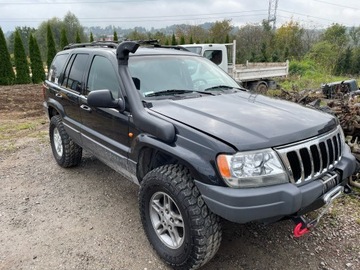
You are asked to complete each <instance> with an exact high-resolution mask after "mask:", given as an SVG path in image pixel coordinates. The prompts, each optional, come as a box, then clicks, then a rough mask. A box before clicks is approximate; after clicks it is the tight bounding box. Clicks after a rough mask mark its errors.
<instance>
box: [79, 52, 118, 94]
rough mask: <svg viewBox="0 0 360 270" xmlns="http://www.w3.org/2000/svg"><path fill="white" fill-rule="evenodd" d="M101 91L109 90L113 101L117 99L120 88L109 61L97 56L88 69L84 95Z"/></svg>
mask: <svg viewBox="0 0 360 270" xmlns="http://www.w3.org/2000/svg"><path fill="white" fill-rule="evenodd" d="M101 89H109V90H110V91H111V93H112V96H113V98H115V99H116V98H118V97H119V91H120V86H119V81H118V77H117V73H116V71H115V69H114V67H113V65H112V64H111V62H110V60H109V59H107V58H105V57H102V56H98V55H97V56H95V57H94V59H93V61H92V64H91V67H90V72H89V77H88V81H87V88H86V93H85V95H88V94H89V93H90V92H91V91H94V90H101Z"/></svg>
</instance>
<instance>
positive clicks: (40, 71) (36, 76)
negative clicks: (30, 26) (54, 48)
mask: <svg viewBox="0 0 360 270" xmlns="http://www.w3.org/2000/svg"><path fill="white" fill-rule="evenodd" d="M29 51H30V67H31V73H32V77H31V80H32V82H33V83H41V82H42V81H43V80H44V79H45V72H44V67H43V63H42V61H41V55H40V49H39V45H38V43H37V40H36V38H34V37H33V35H30V39H29Z"/></svg>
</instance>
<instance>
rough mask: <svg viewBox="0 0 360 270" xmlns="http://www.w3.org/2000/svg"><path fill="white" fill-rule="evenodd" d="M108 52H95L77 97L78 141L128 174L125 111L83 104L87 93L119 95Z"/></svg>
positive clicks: (114, 96)
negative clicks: (79, 125)
mask: <svg viewBox="0 0 360 270" xmlns="http://www.w3.org/2000/svg"><path fill="white" fill-rule="evenodd" d="M110 56H111V53H109V54H106V53H104V54H103V55H102V54H100V53H99V54H95V55H93V56H92V57H91V65H90V69H89V73H88V76H87V79H86V88H85V91H84V94H83V95H82V97H81V99H80V110H81V117H82V124H83V127H82V142H83V144H84V145H86V148H88V149H89V150H90V151H91V152H93V153H94V154H95V155H96V157H98V158H99V159H100V160H102V161H103V162H105V163H106V164H107V165H109V166H110V167H112V168H113V169H115V170H116V171H118V172H120V173H122V174H123V175H125V176H127V177H129V176H131V177H132V175H130V173H129V172H128V166H127V162H128V161H127V159H128V153H129V135H128V133H129V125H128V121H129V112H127V111H125V112H119V110H117V109H111V108H95V107H90V106H89V105H88V104H87V96H88V94H89V93H90V92H92V91H96V90H101V89H108V90H110V91H111V93H112V96H113V98H114V99H117V98H119V97H120V96H121V90H120V83H121V82H120V78H119V75H118V72H117V65H116V63H115V62H114V61H112V60H111V58H110Z"/></svg>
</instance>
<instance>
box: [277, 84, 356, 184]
mask: <svg viewBox="0 0 360 270" xmlns="http://www.w3.org/2000/svg"><path fill="white" fill-rule="evenodd" d="M275 96H276V97H279V98H281V99H285V100H289V101H292V102H296V103H299V104H303V105H306V106H309V107H313V108H315V109H318V110H321V111H324V112H327V113H330V114H333V115H335V116H336V117H337V118H338V119H339V121H340V124H341V127H342V128H343V130H344V134H345V137H346V143H347V144H348V145H349V146H350V148H351V151H352V153H353V155H354V156H355V157H356V159H357V160H358V164H360V90H356V91H351V92H350V91H343V89H340V90H339V91H336V92H334V95H332V96H331V97H330V99H329V96H327V95H326V94H324V91H323V89H318V90H303V91H300V92H298V91H287V90H284V89H281V92H280V94H278V95H275ZM350 184H351V185H353V186H356V187H359V188H360V171H359V170H358V172H357V173H356V174H355V175H353V176H352V177H351V179H350Z"/></svg>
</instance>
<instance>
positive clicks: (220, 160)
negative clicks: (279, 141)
mask: <svg viewBox="0 0 360 270" xmlns="http://www.w3.org/2000/svg"><path fill="white" fill-rule="evenodd" d="M217 166H218V169H219V172H220V174H221V176H222V177H223V178H224V180H225V182H226V183H227V184H228V185H229V186H230V187H235V188H250V187H260V186H270V185H276V184H281V183H288V182H289V180H288V177H287V174H286V173H285V170H284V168H283V166H282V164H281V162H280V160H279V158H278V156H277V154H276V153H275V152H274V150H272V149H265V150H261V151H252V152H241V153H236V154H235V155H219V156H218V157H217Z"/></svg>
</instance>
